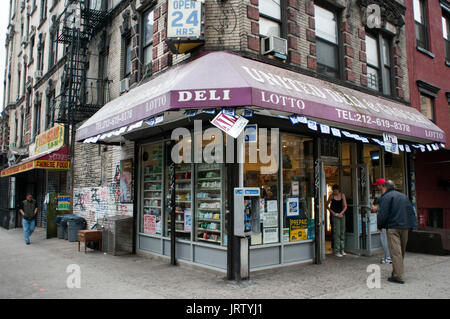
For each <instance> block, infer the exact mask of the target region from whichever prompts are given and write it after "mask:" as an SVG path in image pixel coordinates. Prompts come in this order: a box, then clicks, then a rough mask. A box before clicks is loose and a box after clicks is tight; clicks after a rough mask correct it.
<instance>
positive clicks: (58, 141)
mask: <svg viewBox="0 0 450 319" xmlns="http://www.w3.org/2000/svg"><path fill="white" fill-rule="evenodd" d="M63 145H64V125H61V124H58V125H55V126H54V127H52V128H51V129H49V130H47V131H45V132H44V133H41V134H39V135H38V136H36V139H35V147H34V155H38V154H41V153H44V152H48V151H51V150H52V149H57V148H60V147H62V146H63Z"/></svg>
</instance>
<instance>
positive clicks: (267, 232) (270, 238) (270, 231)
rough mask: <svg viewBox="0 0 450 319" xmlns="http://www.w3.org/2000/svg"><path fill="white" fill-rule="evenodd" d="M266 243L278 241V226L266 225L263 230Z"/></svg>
mask: <svg viewBox="0 0 450 319" xmlns="http://www.w3.org/2000/svg"><path fill="white" fill-rule="evenodd" d="M263 238H264V244H270V243H276V242H278V227H270V228H268V227H264V230H263Z"/></svg>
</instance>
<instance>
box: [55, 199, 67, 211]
mask: <svg viewBox="0 0 450 319" xmlns="http://www.w3.org/2000/svg"><path fill="white" fill-rule="evenodd" d="M56 210H70V196H58V197H57V205H56Z"/></svg>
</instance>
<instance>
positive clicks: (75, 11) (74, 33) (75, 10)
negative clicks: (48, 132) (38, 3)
mask: <svg viewBox="0 0 450 319" xmlns="http://www.w3.org/2000/svg"><path fill="white" fill-rule="evenodd" d="M89 2H90V1H86V0H68V1H67V3H66V7H65V9H64V11H63V12H62V14H61V15H60V16H59V18H58V22H57V23H58V26H59V27H58V35H57V37H56V41H57V42H58V43H61V44H63V46H64V48H65V64H64V72H63V76H62V79H61V92H60V95H59V97H58V98H57V100H58V101H59V103H57V105H56V112H55V113H56V119H55V122H58V123H63V124H66V125H70V126H71V127H72V130H74V127H75V125H76V124H77V123H79V122H82V121H84V120H86V119H87V118H89V117H90V116H92V115H93V114H94V113H95V112H96V111H98V110H99V109H100V107H101V106H102V105H99V104H95V103H92V101H91V103H88V102H87V98H86V96H87V89H88V88H87V87H86V80H87V69H88V64H89V53H88V47H89V43H90V41H91V39H92V38H93V36H94V35H95V34H96V33H97V32H98V31H99V30H100V29H102V28H104V27H105V25H106V22H107V17H108V13H107V10H97V9H92V8H89V5H88V3H89Z"/></svg>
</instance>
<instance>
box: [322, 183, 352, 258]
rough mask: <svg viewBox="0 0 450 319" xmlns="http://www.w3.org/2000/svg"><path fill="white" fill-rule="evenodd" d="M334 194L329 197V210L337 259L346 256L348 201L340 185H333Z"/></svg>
mask: <svg viewBox="0 0 450 319" xmlns="http://www.w3.org/2000/svg"><path fill="white" fill-rule="evenodd" d="M332 190H333V192H332V193H331V194H330V196H329V197H328V202H327V208H328V210H329V211H330V213H331V215H332V224H333V241H334V254H335V255H336V256H337V257H342V256H345V255H346V253H345V252H344V245H345V237H344V236H345V215H344V214H345V212H346V211H347V200H346V199H345V194H344V193H342V192H341V189H340V188H339V185H333V187H332Z"/></svg>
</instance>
